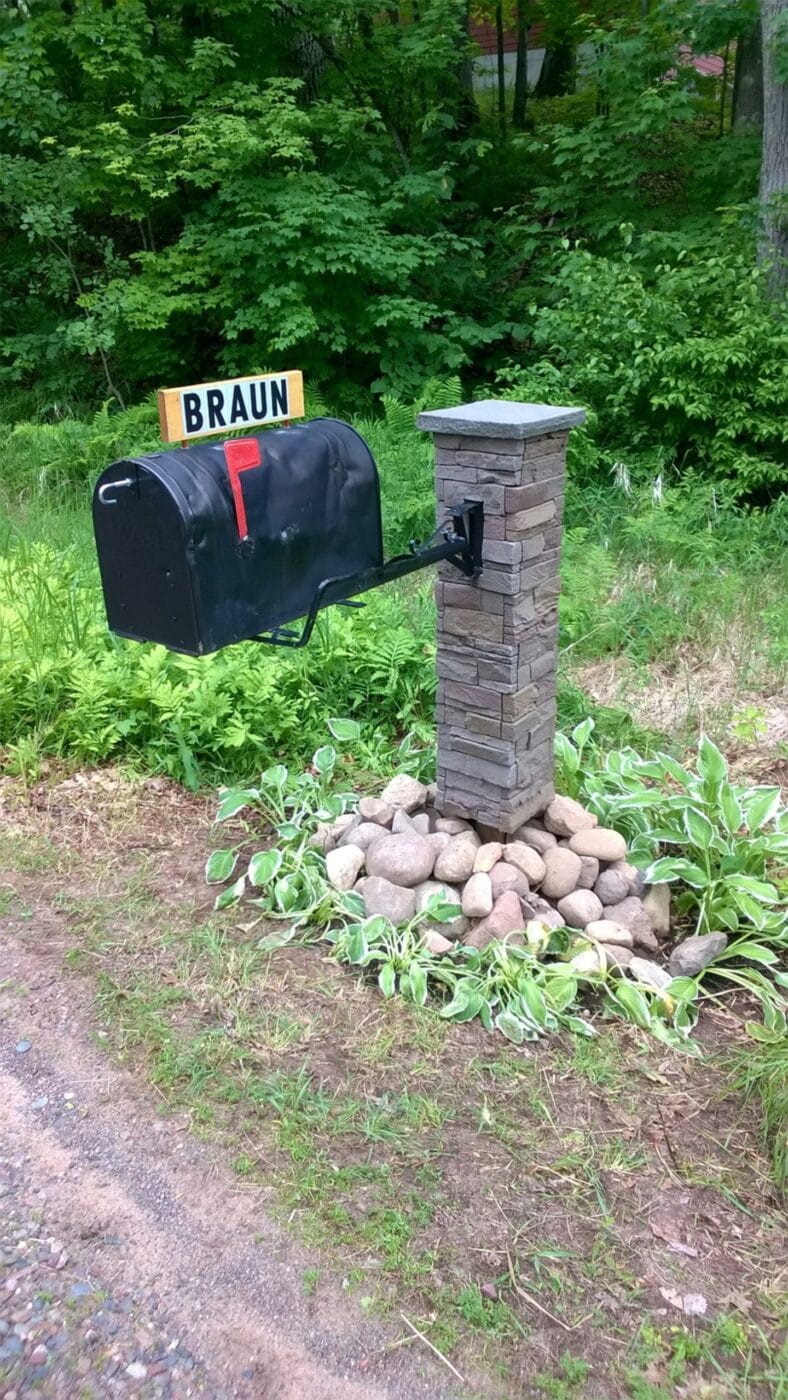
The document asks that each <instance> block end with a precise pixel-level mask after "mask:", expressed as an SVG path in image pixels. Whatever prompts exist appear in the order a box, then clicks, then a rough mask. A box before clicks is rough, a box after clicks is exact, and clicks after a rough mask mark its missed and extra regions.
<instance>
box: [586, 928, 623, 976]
mask: <svg viewBox="0 0 788 1400" xmlns="http://www.w3.org/2000/svg"><path fill="white" fill-rule="evenodd" d="M586 933H588V929H586ZM600 946H601V948H602V949H603V951H604V954H605V961H606V962H607V965H608V969H609V970H610V972H612V973H615V974H616V975H617V976H619V977H620V976H621V974H622V972H623V971H624V968H626V967H629V966H630V964H631V962H632V959H633V958H634V956H635V954H634V953H633V952H632V949H631V948H624V947H622V946H621V945H620V944H618V943H602V944H601V945H600Z"/></svg>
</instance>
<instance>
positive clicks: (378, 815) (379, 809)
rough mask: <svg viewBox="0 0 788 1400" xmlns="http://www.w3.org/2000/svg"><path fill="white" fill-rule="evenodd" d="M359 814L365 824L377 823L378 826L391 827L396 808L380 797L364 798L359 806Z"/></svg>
mask: <svg viewBox="0 0 788 1400" xmlns="http://www.w3.org/2000/svg"><path fill="white" fill-rule="evenodd" d="M358 814H359V816H360V817H361V818H362V820H363V821H365V822H377V824H378V826H391V823H392V821H393V820H394V808H393V807H390V806H389V804H388V802H383V801H382V800H381V799H380V798H379V797H362V799H361V801H360V802H359V804H358Z"/></svg>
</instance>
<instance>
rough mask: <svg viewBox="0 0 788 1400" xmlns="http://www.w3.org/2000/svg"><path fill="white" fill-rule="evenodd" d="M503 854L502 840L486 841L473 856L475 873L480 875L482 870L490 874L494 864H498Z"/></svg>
mask: <svg viewBox="0 0 788 1400" xmlns="http://www.w3.org/2000/svg"><path fill="white" fill-rule="evenodd" d="M502 854H503V846H502V845H501V843H500V841H485V843H484V845H483V846H480V847H479V849H478V851H477V852H476V855H475V856H474V858H473V873H474V875H478V874H479V872H480V871H481V872H484V873H485V874H487V875H489V873H490V871H491V870H492V868H493V866H494V865H497V864H498V861H499V860H500V859H501V857H502Z"/></svg>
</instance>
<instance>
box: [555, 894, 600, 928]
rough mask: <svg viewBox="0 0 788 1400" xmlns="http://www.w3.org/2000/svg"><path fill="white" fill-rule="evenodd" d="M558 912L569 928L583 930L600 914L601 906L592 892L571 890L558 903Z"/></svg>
mask: <svg viewBox="0 0 788 1400" xmlns="http://www.w3.org/2000/svg"><path fill="white" fill-rule="evenodd" d="M558 912H559V914H562V915H563V917H564V918H565V919H566V922H567V923H568V925H569V927H570V928H585V926H586V924H590V923H593V921H594V920H595V919H599V918H600V916H601V914H602V905H601V904H600V902H599V900H598V899H597V897H596V895H595V894H594V892H593V890H573V891H572V893H571V894H567V895H564V898H563V899H559V901H558Z"/></svg>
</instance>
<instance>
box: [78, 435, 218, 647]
mask: <svg viewBox="0 0 788 1400" xmlns="http://www.w3.org/2000/svg"><path fill="white" fill-rule="evenodd" d="M93 524H94V529H95V534H96V546H97V549H98V557H99V568H100V571H101V583H102V587H103V590H104V601H105V604H106V609H107V621H108V622H109V625H110V627H111V628H112V631H113V632H118V633H119V634H120V636H122V637H131V638H132V639H133V640H134V641H148V642H159V643H160V644H161V645H162V646H165V647H169V648H170V649H171V650H173V651H185V652H191V653H192V654H194V653H195V652H199V651H200V650H201V647H200V645H199V637H198V628H197V621H196V609H195V598H194V592H193V586H192V571H191V569H190V566H189V550H188V545H187V540H186V535H185V529H184V513H183V509H182V507H181V506H180V503H179V502H178V500H177V497H176V494H175V493H174V492H173V489H172V487H171V486H169V485H165V484H164V483H163V482H162V481H160V480H159V479H158V478H157V477H156V476H154V475H153V474H152V473H151V472H149V471H148V470H146V468H145V466H144V465H143V464H142V463H139V462H115V463H113V465H112V466H111V467H109V468H108V469H107V471H105V472H104V474H103V476H102V477H101V478H100V479H99V481H98V484H97V486H96V492H95V495H94V498H93Z"/></svg>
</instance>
